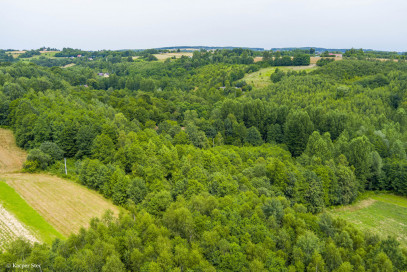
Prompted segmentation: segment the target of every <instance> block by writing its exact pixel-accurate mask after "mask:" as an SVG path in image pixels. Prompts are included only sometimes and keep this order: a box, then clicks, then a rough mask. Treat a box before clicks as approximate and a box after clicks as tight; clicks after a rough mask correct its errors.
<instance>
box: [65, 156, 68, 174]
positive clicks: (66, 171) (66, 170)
mask: <svg viewBox="0 0 407 272" xmlns="http://www.w3.org/2000/svg"><path fill="white" fill-rule="evenodd" d="M64 162H65V175H68V169H66V158H64Z"/></svg>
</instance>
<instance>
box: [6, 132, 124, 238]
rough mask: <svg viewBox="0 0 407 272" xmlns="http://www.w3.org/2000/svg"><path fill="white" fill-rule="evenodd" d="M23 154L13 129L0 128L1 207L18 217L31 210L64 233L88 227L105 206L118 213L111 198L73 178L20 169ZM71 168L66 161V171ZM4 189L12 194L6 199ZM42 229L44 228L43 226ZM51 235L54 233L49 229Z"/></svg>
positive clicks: (24, 215) (27, 216)
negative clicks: (104, 196) (30, 172)
mask: <svg viewBox="0 0 407 272" xmlns="http://www.w3.org/2000/svg"><path fill="white" fill-rule="evenodd" d="M25 157H26V153H25V152H24V151H22V150H20V149H19V148H17V146H16V143H15V139H14V135H13V133H12V131H10V130H7V129H0V179H1V180H4V181H5V182H6V183H2V186H3V187H5V188H6V189H4V190H3V188H0V193H1V195H0V200H3V198H4V199H5V202H7V205H8V206H6V204H5V205H4V208H5V209H6V210H7V211H9V212H11V213H13V214H15V215H16V216H17V219H19V220H20V217H22V218H25V219H27V218H28V219H29V217H30V214H31V213H33V216H34V218H37V219H38V216H40V217H41V218H42V219H43V220H45V221H46V222H48V224H49V225H50V226H52V228H53V229H54V231H55V230H56V231H57V232H59V233H60V234H62V235H63V236H65V237H67V236H69V235H70V234H71V233H77V232H78V231H79V230H80V228H81V227H88V226H89V222H90V219H91V218H93V217H100V216H102V215H103V214H104V213H105V211H106V210H112V211H113V212H114V213H115V214H116V215H117V214H118V213H119V208H118V207H117V206H115V205H113V204H112V202H111V201H109V200H107V199H105V198H103V197H102V196H101V195H100V194H98V193H97V192H95V191H92V190H90V189H88V188H86V187H84V186H82V185H80V184H77V183H75V182H73V181H70V180H67V179H62V178H59V177H56V176H52V175H49V174H44V173H41V174H28V173H21V172H20V171H21V169H22V166H23V162H24V160H25ZM68 161H69V160H68ZM70 169H72V168H71V167H70V165H69V164H68V173H69V171H70ZM10 187H11V188H10ZM7 188H8V189H7ZM10 190H11V191H10ZM7 192H9V193H10V197H14V198H13V199H9V198H10V197H8V193H7ZM6 200H7V201H6ZM21 202H24V203H25V206H24V207H23V206H20V204H21ZM21 205H23V204H21ZM15 211H16V212H15ZM34 213H35V214H34ZM19 216H20V217H19ZM38 220H39V219H38ZM34 221H35V220H34ZM21 222H23V223H24V224H25V225H27V226H31V225H32V224H31V223H30V222H29V224H27V222H25V221H21ZM38 222H39V221H38ZM34 223H35V222H34ZM41 230H44V232H45V228H40V231H41ZM50 235H51V236H52V235H54V234H53V232H52V231H51V232H50ZM54 236H55V235H54ZM57 237H58V236H57ZM44 240H45V241H50V240H49V239H44Z"/></svg>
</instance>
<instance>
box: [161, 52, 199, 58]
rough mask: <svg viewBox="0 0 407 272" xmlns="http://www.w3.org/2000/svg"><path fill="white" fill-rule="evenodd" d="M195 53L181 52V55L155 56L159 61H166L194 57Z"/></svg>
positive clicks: (165, 54)
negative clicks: (174, 58)
mask: <svg viewBox="0 0 407 272" xmlns="http://www.w3.org/2000/svg"><path fill="white" fill-rule="evenodd" d="M192 54H193V53H190V52H179V53H163V54H154V56H155V57H156V58H157V59H158V60H166V59H168V58H172V57H176V58H177V59H179V58H181V57H182V56H187V57H192Z"/></svg>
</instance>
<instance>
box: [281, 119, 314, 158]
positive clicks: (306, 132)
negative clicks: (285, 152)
mask: <svg viewBox="0 0 407 272" xmlns="http://www.w3.org/2000/svg"><path fill="white" fill-rule="evenodd" d="M313 127H314V125H313V124H312V122H311V119H310V118H309V116H308V113H307V112H304V111H295V112H292V113H291V114H289V115H288V116H287V122H286V124H285V128H284V137H285V142H286V143H287V146H288V149H289V150H290V152H291V154H293V156H295V157H297V156H299V155H301V153H302V152H303V151H304V150H305V147H306V145H307V142H308V137H309V136H310V135H311V133H312V131H313Z"/></svg>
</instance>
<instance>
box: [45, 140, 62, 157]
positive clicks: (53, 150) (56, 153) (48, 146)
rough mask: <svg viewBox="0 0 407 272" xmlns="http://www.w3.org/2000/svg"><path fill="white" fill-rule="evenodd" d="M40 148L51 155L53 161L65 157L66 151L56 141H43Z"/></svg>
mask: <svg viewBox="0 0 407 272" xmlns="http://www.w3.org/2000/svg"><path fill="white" fill-rule="evenodd" d="M40 150H41V151H42V152H44V153H45V154H48V155H49V156H50V157H51V160H52V161H57V160H61V159H63V157H64V151H63V150H62V149H61V148H59V146H58V145H57V144H56V143H53V142H43V143H42V144H41V145H40Z"/></svg>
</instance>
